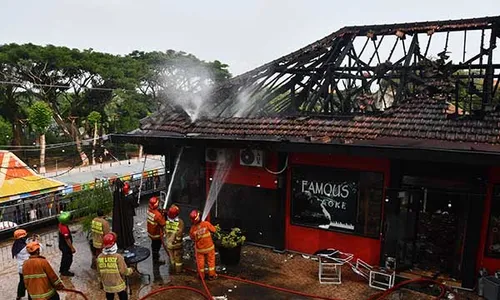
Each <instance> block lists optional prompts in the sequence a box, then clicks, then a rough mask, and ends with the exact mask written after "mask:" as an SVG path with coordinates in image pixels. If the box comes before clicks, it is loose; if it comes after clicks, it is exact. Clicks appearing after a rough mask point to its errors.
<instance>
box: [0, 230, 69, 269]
mask: <svg viewBox="0 0 500 300" xmlns="http://www.w3.org/2000/svg"><path fill="white" fill-rule="evenodd" d="M38 241H39V242H40V243H41V244H42V247H43V249H42V252H43V254H44V255H47V254H53V253H58V252H59V248H58V236H57V233H54V232H48V233H44V234H41V235H40V237H39V238H38ZM11 249H12V244H11V243H9V244H7V245H4V246H1V247H0V268H1V269H2V270H6V269H9V268H15V267H17V264H16V260H15V259H13V258H12V250H11Z"/></svg>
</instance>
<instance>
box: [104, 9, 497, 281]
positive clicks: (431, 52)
mask: <svg viewBox="0 0 500 300" xmlns="http://www.w3.org/2000/svg"><path fill="white" fill-rule="evenodd" d="M499 39H500V17H488V18H477V19H467V20H451V21H435V22H417V23H405V24H387V25H372V26H352V27H345V28H342V29H340V30H338V31H336V32H334V33H332V34H331V35H329V36H327V37H325V38H323V39H320V40H318V41H316V42H314V43H312V44H310V45H308V46H306V47H304V48H302V49H299V50H297V51H295V52H293V53H291V54H289V55H286V56H284V57H281V58H279V59H276V60H274V61H272V62H270V63H268V64H265V65H263V66H261V67H259V68H257V69H255V70H251V71H249V72H247V73H244V74H242V75H239V76H236V77H234V78H232V79H230V80H228V81H227V82H225V83H224V84H222V85H220V86H218V87H217V88H216V89H215V90H214V91H213V92H212V94H211V96H210V97H209V98H208V99H206V101H205V102H204V103H203V106H202V107H201V108H200V112H199V113H198V114H197V115H199V117H198V118H197V119H195V120H193V119H192V118H190V116H188V115H187V114H186V113H185V112H182V111H176V110H175V109H167V110H165V111H160V112H157V113H155V114H153V115H151V116H150V117H148V118H146V119H145V120H143V121H142V124H141V128H140V130H139V131H136V132H135V133H133V134H127V135H115V136H113V140H114V141H127V142H133V143H138V144H142V145H144V147H145V149H146V151H147V152H148V153H155V154H165V155H167V157H170V158H171V159H170V161H171V162H172V163H170V164H167V166H166V168H167V174H172V170H173V168H174V166H173V165H174V164H173V162H174V161H175V158H176V157H177V153H179V151H180V149H184V150H183V155H182V158H181V161H180V166H179V173H178V174H177V175H176V176H178V179H176V181H175V183H174V184H173V187H174V188H173V190H172V200H173V202H176V203H178V204H179V205H180V206H181V207H183V208H184V213H186V214H187V213H188V211H189V209H190V208H198V209H201V210H203V208H204V205H205V202H206V201H205V200H206V199H207V197H208V195H209V192H210V189H214V188H220V192H219V193H218V194H217V195H215V196H214V197H216V201H215V204H214V206H213V208H212V209H211V215H210V217H211V218H212V219H215V220H216V222H220V223H221V224H223V225H224V226H240V227H241V228H242V229H243V230H244V231H245V232H246V234H247V238H248V240H249V241H251V242H253V243H256V244H260V245H264V246H268V247H273V248H276V249H278V250H291V251H298V252H302V253H314V252H315V251H317V250H318V249H323V248H337V249H340V250H342V251H345V252H349V253H353V254H354V255H355V256H356V257H359V258H362V259H363V260H365V261H367V262H368V263H370V264H379V263H382V262H383V261H385V258H386V257H396V259H397V264H398V269H400V270H401V271H404V270H405V269H408V270H409V269H412V270H421V271H422V272H431V273H436V272H439V273H441V274H446V275H447V276H449V277H451V278H454V279H456V280H457V281H458V282H460V283H461V285H462V286H463V287H469V288H470V287H473V286H474V284H475V277H476V274H477V270H478V269H479V268H480V267H486V268H487V269H489V270H490V271H493V270H496V269H500V235H499V233H498V231H499V229H500V159H499V158H500V107H499V106H498V105H499V103H498V102H499V100H500V92H499V88H498V87H499V81H500V80H499V78H500V61H499V58H500V55H499V54H500V53H499V52H500V50H499V49H498V48H497V42H498V41H499ZM216 171H217V172H216ZM221 172H222V173H223V175H221V174H218V173H221ZM215 179H217V180H215ZM215 181H222V183H223V184H222V183H221V182H215ZM212 182H215V183H214V184H212ZM217 185H218V186H217Z"/></svg>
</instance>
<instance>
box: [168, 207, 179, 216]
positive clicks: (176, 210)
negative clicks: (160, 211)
mask: <svg viewBox="0 0 500 300" xmlns="http://www.w3.org/2000/svg"><path fill="white" fill-rule="evenodd" d="M179 212H180V209H179V207H178V206H177V205H175V204H172V206H170V208H169V209H168V212H167V217H168V218H169V219H175V218H177V216H178V215H179Z"/></svg>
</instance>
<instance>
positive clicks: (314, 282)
mask: <svg viewBox="0 0 500 300" xmlns="http://www.w3.org/2000/svg"><path fill="white" fill-rule="evenodd" d="M144 217H145V209H144V208H140V209H139V210H138V217H137V219H136V220H135V237H136V242H137V243H138V244H139V245H141V246H144V247H148V248H149V247H150V245H149V243H150V241H149V238H148V237H147V234H146V230H145V226H146V225H145V222H144V220H145V219H144ZM71 229H72V231H74V234H73V238H74V244H75V247H76V250H77V252H76V254H75V255H74V262H73V266H72V268H71V269H72V271H73V272H75V274H76V275H75V277H72V278H69V277H62V279H63V282H64V284H65V285H66V287H67V288H70V289H75V290H79V291H82V292H83V293H84V294H85V295H86V296H87V297H88V299H105V295H104V292H103V291H102V290H100V288H99V285H98V282H97V280H96V276H97V273H96V271H95V270H92V269H91V268H90V261H91V253H90V248H89V245H88V242H87V239H86V236H85V235H84V234H83V233H82V231H81V228H80V226H79V225H77V224H76V225H72V226H71ZM40 233H41V241H42V244H44V245H45V247H44V250H43V251H42V255H44V256H45V257H46V258H47V259H48V260H49V261H50V263H51V265H52V267H53V268H54V270H55V271H56V272H57V271H58V270H59V264H60V253H59V250H58V248H57V229H56V227H49V228H44V229H43V230H40ZM11 243H12V241H6V242H3V243H1V244H0V288H1V291H2V294H0V299H6V300H7V299H15V293H16V289H17V282H18V275H17V270H16V265H15V261H14V260H13V259H11V254H10V245H11ZM189 243H190V242H189V241H188V242H186V250H187V249H189V248H190V245H189ZM160 254H161V258H162V259H163V260H168V257H167V255H166V253H165V251H164V250H163V249H162V250H161V252H160ZM217 262H218V270H219V274H223V275H230V276H236V277H239V278H243V279H247V280H253V281H257V282H260V283H265V284H268V285H273V286H277V287H280V288H285V289H290V290H294V291H298V292H302V293H306V294H313V295H317V296H322V297H328V298H331V299H346V300H347V299H356V300H357V299H367V298H368V297H370V296H371V295H373V294H375V293H377V292H379V291H377V290H374V289H371V288H370V287H369V286H368V283H367V282H366V281H365V280H364V279H363V278H361V277H359V276H358V275H356V274H355V273H353V272H352V271H351V270H350V269H348V268H347V267H344V268H343V270H342V284H341V285H324V284H320V283H319V281H318V263H317V261H314V260H312V259H309V258H305V257H303V256H302V255H298V254H289V253H285V254H279V253H275V252H273V251H272V250H270V249H266V248H261V247H256V246H245V247H243V249H242V256H241V262H240V264H239V265H238V266H235V267H224V266H221V265H220V262H219V259H217ZM185 264H186V266H187V267H188V268H191V269H194V261H193V257H192V252H191V251H186V252H185ZM138 269H139V270H140V271H141V272H142V273H145V274H150V275H151V283H148V280H147V278H146V277H142V278H141V277H140V276H139V275H138V274H133V275H132V276H131V277H130V279H129V282H130V288H131V293H132V294H131V296H130V298H129V299H141V297H144V296H146V294H148V293H149V292H151V291H153V290H156V289H158V288H161V287H172V286H181V287H186V286H187V287H192V288H196V289H199V290H202V291H203V287H202V285H201V281H200V280H198V279H197V277H196V276H195V274H193V273H190V272H185V273H183V274H180V275H170V274H169V270H168V264H163V265H158V264H157V265H153V263H152V260H151V257H149V258H148V259H146V260H145V261H143V262H141V263H139V264H138ZM207 285H208V287H209V290H210V292H211V294H212V295H213V296H225V297H227V298H226V299H278V300H281V299H283V300H285V299H297V300H299V299H311V298H308V297H303V296H298V295H293V294H290V293H285V292H280V291H277V290H274V289H270V288H265V287H260V286H257V285H254V284H249V283H243V282H239V281H236V280H231V279H226V278H221V277H219V279H217V280H215V281H209V282H207ZM469 296H470V297H469ZM170 297H176V298H177V299H193V300H196V299H204V298H203V297H202V296H199V295H197V294H195V293H194V292H191V291H185V290H169V291H164V292H162V293H160V294H157V295H155V296H151V297H148V298H147V299H169V298H170ZM61 298H62V299H75V300H79V299H83V297H81V296H78V295H75V294H73V293H68V292H61ZM219 299H222V298H219ZM388 299H430V298H428V297H424V296H423V295H414V294H411V293H408V292H405V293H404V294H402V295H399V294H395V295H394V296H393V297H390V298H388ZM460 299H476V298H472V296H471V294H463V295H462V297H460Z"/></svg>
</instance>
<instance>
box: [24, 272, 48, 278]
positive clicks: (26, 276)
mask: <svg viewBox="0 0 500 300" xmlns="http://www.w3.org/2000/svg"><path fill="white" fill-rule="evenodd" d="M45 277H47V274H45V273H43V274H30V275H24V279H33V278H45Z"/></svg>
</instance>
